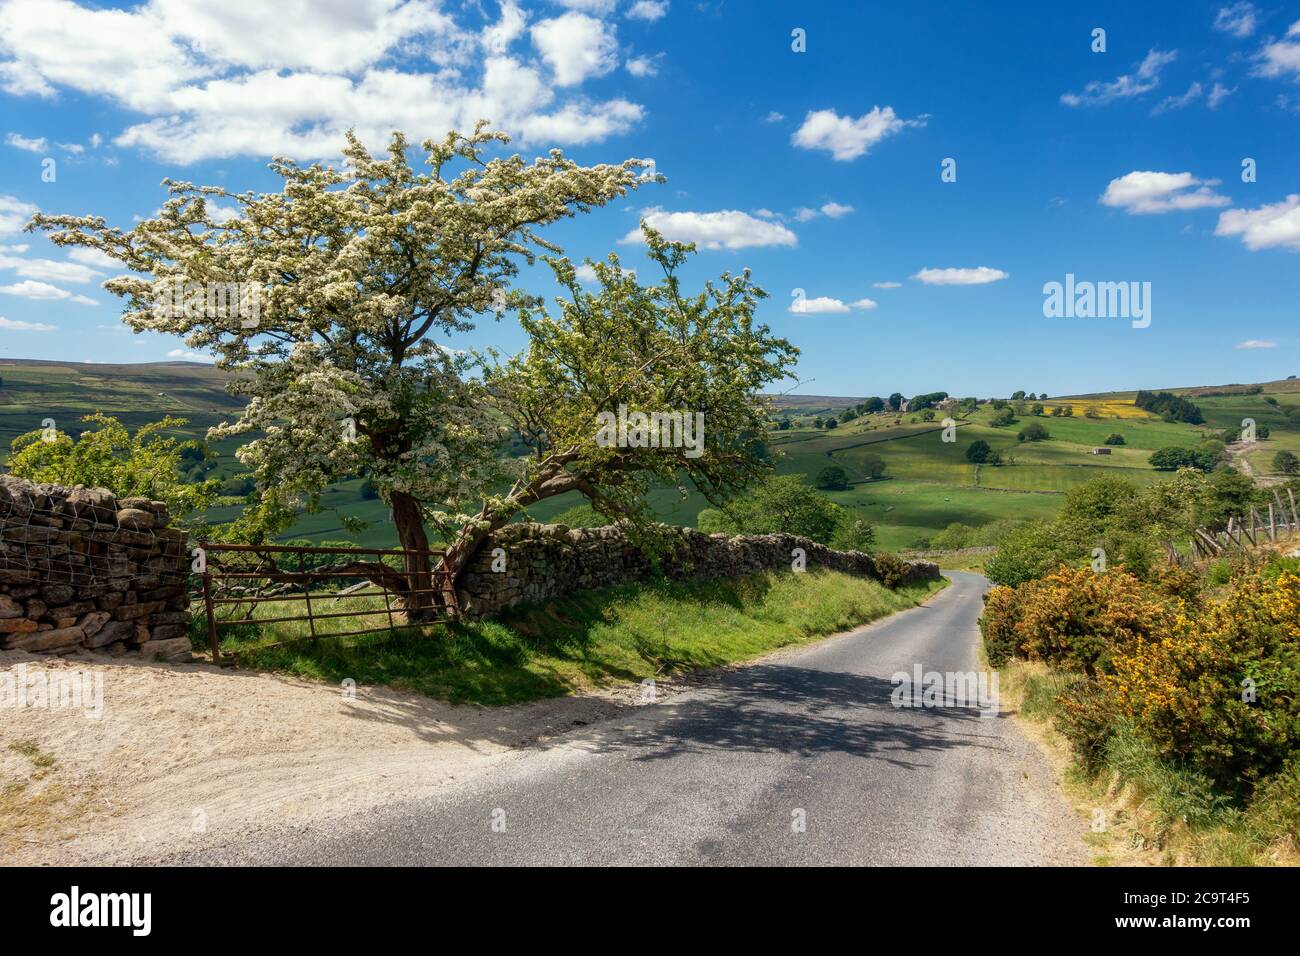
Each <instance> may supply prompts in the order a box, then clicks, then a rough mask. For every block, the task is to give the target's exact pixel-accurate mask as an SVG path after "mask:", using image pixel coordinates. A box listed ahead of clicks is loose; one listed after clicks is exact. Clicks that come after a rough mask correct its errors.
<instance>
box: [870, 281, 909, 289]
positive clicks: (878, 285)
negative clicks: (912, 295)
mask: <svg viewBox="0 0 1300 956" xmlns="http://www.w3.org/2000/svg"><path fill="white" fill-rule="evenodd" d="M902 285H903V283H901V282H873V283H871V287H872V288H873V289H897V288H900V287H901V286H902Z"/></svg>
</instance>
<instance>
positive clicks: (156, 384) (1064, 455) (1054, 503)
mask: <svg viewBox="0 0 1300 956" xmlns="http://www.w3.org/2000/svg"><path fill="white" fill-rule="evenodd" d="M0 378H2V379H3V384H0V463H2V462H3V460H4V457H5V453H6V452H7V451H8V446H9V442H10V441H11V440H12V439H13V438H14V437H15V436H17V435H20V434H23V433H25V432H30V431H33V430H35V429H38V428H40V427H41V422H42V420H43V419H46V418H53V419H54V420H55V422H56V424H57V426H58V427H59V428H60V429H63V430H65V431H72V432H74V433H75V432H76V431H77V430H78V428H79V420H80V418H81V417H82V416H83V415H86V414H89V413H91V412H95V411H103V412H104V413H106V414H110V415H115V416H117V417H118V418H120V419H122V420H123V421H125V422H126V423H128V424H129V425H131V426H132V427H135V426H138V425H140V424H144V423H145V422H149V421H155V420H157V419H158V418H161V417H162V416H164V415H174V416H179V417H183V418H186V419H188V420H189V422H190V424H189V425H188V426H186V427H185V428H184V429H182V430H180V432H179V434H181V435H182V436H183V437H187V438H202V437H203V435H204V434H205V432H206V430H207V429H208V428H209V427H210V426H212V425H214V424H216V423H218V422H220V421H223V420H226V419H228V418H229V417H230V416H231V415H232V414H233V413H234V412H235V411H237V409H238V408H239V400H238V399H237V398H235V397H233V396H231V395H230V394H229V393H228V392H227V391H226V389H225V382H226V377H225V375H224V373H222V372H220V371H218V370H216V369H214V368H212V367H211V366H205V365H195V364H192V363H185V362H164V363H154V364H148V365H84V364H77V363H61V362H28V361H21V360H4V361H0ZM1263 389H1264V390H1263V392H1262V394H1254V395H1250V394H1232V395H1210V396H1202V395H1199V394H1197V389H1177V388H1175V389H1169V391H1173V392H1176V393H1180V394H1186V395H1188V396H1189V397H1191V398H1192V400H1193V401H1195V402H1196V403H1197V405H1199V406H1200V408H1201V410H1202V412H1203V413H1204V415H1205V418H1206V423H1205V424H1204V425H1201V426H1193V425H1186V424H1179V423H1168V422H1164V421H1161V420H1160V419H1159V418H1157V417H1155V416H1153V415H1149V414H1147V413H1146V412H1144V411H1142V410H1141V409H1138V408H1136V407H1134V406H1133V397H1134V393H1133V392H1114V393H1106V394H1097V395H1079V396H1067V397H1061V398H1055V399H1051V400H1050V401H1046V402H1044V404H1045V405H1046V406H1047V410H1048V411H1049V412H1050V411H1051V409H1052V408H1053V407H1054V406H1056V405H1058V404H1070V405H1071V406H1073V408H1074V411H1075V415H1074V416H1073V417H1069V418H1066V417H1051V416H1050V415H1048V416H1045V417H1039V418H1036V417H1034V416H1032V415H1029V414H1028V413H1026V414H1025V415H1024V416H1023V417H1022V418H1021V419H1020V420H1018V421H1017V422H1016V423H1015V424H1013V425H1011V426H1010V427H1001V428H996V427H993V426H992V425H991V424H990V420H991V419H992V417H993V414H994V412H993V409H992V408H990V407H989V406H988V405H981V406H979V408H977V409H976V410H975V411H974V412H972V413H970V414H969V415H965V416H960V417H959V418H958V424H957V428H956V434H955V438H956V440H955V441H951V442H948V441H944V440H943V438H944V432H943V428H942V419H943V418H944V417H945V415H947V414H948V413H946V412H936V414H935V416H934V417H935V420H934V421H929V422H927V421H924V420H923V416H922V415H921V414H913V413H901V414H900V413H896V412H887V413H883V414H874V415H867V416H862V417H860V418H858V419H856V420H854V421H851V422H847V423H844V424H841V425H840V426H839V427H837V428H835V429H830V430H827V429H817V428H813V427H812V422H813V419H814V418H815V417H817V416H823V417H825V416H828V415H830V414H834V413H837V412H838V411H840V410H842V409H844V408H845V407H848V406H849V405H851V404H854V403H855V402H857V401H859V399H847V398H834V397H830V396H797V395H793V396H782V397H780V398H777V399H776V400H775V401H776V407H777V409H778V410H779V412H780V414H782V415H783V416H787V417H789V418H790V421H791V427H790V428H789V429H788V430H785V431H777V432H774V433H773V437H772V449H773V452H774V454H775V456H776V470H777V471H778V472H779V473H781V474H796V475H805V476H807V479H808V480H809V481H810V482H811V481H813V480H814V479H815V478H816V476H817V474H818V473H819V472H820V471H821V470H822V469H823V468H825V467H826V466H827V465H831V464H838V465H840V466H842V467H843V468H844V469H845V470H846V471H847V472H848V474H849V478H850V481H851V482H852V486H851V487H850V488H849V489H848V490H847V491H839V492H827V494H828V496H829V497H831V498H832V499H833V500H835V501H837V502H838V503H840V504H842V505H843V506H845V507H847V508H850V509H852V510H853V511H855V512H857V513H859V514H860V515H861V517H862V518H864V519H865V520H866V521H868V522H870V523H871V524H872V525H873V526H874V527H875V529H876V537H877V541H878V543H879V545H880V546H881V547H883V548H887V549H903V548H909V547H914V546H917V545H918V544H919V543H921V542H922V541H923V540H924V539H926V538H928V537H930V536H932V535H933V534H934V533H936V532H938V531H941V530H942V529H943V528H945V527H946V526H947V525H949V524H951V523H953V522H962V523H964V524H968V525H974V526H979V525H983V524H986V523H989V522H993V521H1001V520H1007V519H1010V520H1026V519H1032V518H1044V517H1050V516H1051V515H1052V514H1053V513H1055V511H1056V510H1057V508H1059V507H1060V504H1061V501H1062V498H1063V495H1064V493H1065V492H1067V491H1069V490H1070V489H1071V488H1074V487H1077V486H1078V485H1080V484H1082V483H1083V482H1086V481H1088V480H1089V479H1091V478H1095V477H1098V476H1102V475H1113V476H1119V477H1123V478H1126V479H1128V480H1130V481H1133V482H1135V483H1139V484H1145V483H1149V482H1153V481H1158V480H1160V478H1161V474H1160V473H1159V472H1156V471H1154V470H1153V469H1152V468H1151V466H1150V465H1149V464H1148V461H1147V459H1148V457H1149V456H1150V454H1151V452H1152V451H1153V450H1155V449H1157V448H1163V447H1167V446H1171V445H1176V446H1185V447H1191V446H1194V445H1196V444H1197V443H1199V442H1200V441H1202V440H1203V439H1204V438H1205V437H1207V436H1209V435H1210V434H1211V433H1212V432H1215V431H1218V430H1221V429H1223V428H1226V427H1230V426H1240V425H1241V422H1242V420H1243V419H1245V418H1253V419H1254V420H1255V421H1256V422H1257V423H1258V424H1262V425H1268V426H1269V428H1270V429H1271V434H1270V436H1269V438H1268V439H1267V440H1265V441H1261V442H1260V443H1259V446H1258V448H1257V449H1254V450H1252V451H1250V452H1248V453H1247V456H1246V457H1247V458H1248V460H1249V461H1250V463H1251V465H1252V466H1253V468H1254V469H1255V471H1256V473H1257V474H1269V473H1270V472H1271V471H1272V459H1273V456H1274V455H1275V454H1276V453H1277V452H1278V451H1279V450H1281V449H1284V448H1285V449H1288V450H1290V451H1293V452H1295V453H1297V454H1300V429H1297V427H1296V424H1295V420H1294V419H1292V418H1289V417H1288V416H1287V414H1286V411H1287V409H1293V408H1296V407H1298V406H1300V380H1294V379H1290V380H1286V381H1280V382H1271V383H1267V384H1266V385H1264V386H1263ZM1216 390H1222V389H1216ZM1266 398H1271V399H1273V400H1275V401H1276V402H1277V407H1274V406H1272V405H1270V404H1269V403H1268V402H1266V401H1265V399H1266ZM1089 413H1090V414H1091V416H1095V417H1089ZM1030 421H1038V422H1040V423H1041V424H1043V425H1044V426H1045V427H1046V428H1047V430H1048V432H1049V433H1050V435H1051V438H1050V440H1047V441H1041V442H1019V441H1017V438H1016V435H1017V433H1018V432H1019V431H1020V429H1021V428H1023V427H1024V426H1025V425H1026V424H1028V423H1029V422H1030ZM1112 433H1118V434H1120V435H1122V436H1124V439H1125V442H1126V444H1124V445H1122V446H1116V447H1113V448H1112V450H1111V454H1109V455H1092V454H1090V451H1091V449H1092V448H1094V447H1096V446H1100V445H1102V443H1103V442H1104V440H1105V438H1106V437H1107V436H1108V435H1110V434H1112ZM976 439H982V440H984V441H986V442H988V443H989V445H990V446H992V447H993V448H994V449H995V450H997V451H998V452H999V453H1000V454H1001V456H1002V458H1003V462H1004V463H1003V464H1001V465H999V466H989V465H981V466H979V467H978V468H977V467H976V466H975V465H972V464H971V463H970V462H968V461H967V460H966V457H965V452H966V448H967V447H968V446H969V445H970V443H971V442H973V441H975V440H976ZM236 444H237V443H236V442H234V441H230V442H225V443H222V444H220V445H218V446H215V448H214V451H215V452H216V453H217V458H216V467H215V468H214V469H213V470H212V472H211V474H212V475H214V476H216V477H222V478H224V477H228V476H230V475H233V474H237V473H239V472H241V471H242V470H243V469H242V468H241V467H240V465H239V463H238V462H237V461H236V460H235V458H234V451H235V447H236ZM868 456H879V457H880V458H881V459H883V460H884V462H885V469H886V470H885V478H883V479H878V480H869V479H868V478H867V477H866V475H865V473H864V471H863V466H864V463H865V461H866V460H867V458H868ZM649 500H650V505H651V507H652V509H653V510H654V512H655V514H657V515H658V516H659V517H660V518H661V519H662V520H664V521H667V522H670V523H673V524H681V525H694V524H695V522H696V518H697V515H698V514H699V512H700V510H701V509H703V508H705V507H709V505H708V502H706V501H705V500H704V498H703V496H701V495H699V494H698V493H694V492H692V493H690V494H688V495H687V496H686V497H685V498H683V497H682V496H681V495H680V494H679V493H678V492H677V491H676V489H671V488H656V489H654V490H653V491H652V492H651V493H650V499H649ZM579 503H580V499H579V496H578V495H577V494H576V493H574V494H570V495H565V496H562V497H559V498H554V499H550V500H547V501H544V502H542V503H540V504H538V505H535V506H534V507H532V508H530V509H529V511H528V515H527V517H529V518H531V519H533V520H537V521H549V520H552V519H553V518H554V517H555V516H556V515H558V514H560V513H561V512H563V511H564V510H566V509H568V508H570V507H572V506H574V505H576V504H579ZM321 506H322V510H320V511H319V512H318V513H315V514H303V515H302V516H301V518H300V519H299V521H298V522H297V524H296V525H295V526H294V527H293V529H292V530H291V531H290V532H288V534H286V535H285V537H286V538H308V539H311V540H314V541H322V540H333V541H345V540H350V541H353V542H355V543H357V544H360V545H365V546H371V547H381V546H392V545H394V544H395V543H396V540H395V536H394V534H393V528H392V524H391V523H390V522H389V521H388V517H387V515H388V509H387V506H386V505H384V504H383V503H382V502H380V501H374V500H371V501H366V500H363V499H362V497H361V481H360V480H353V481H345V482H340V483H338V484H336V485H333V486H331V487H330V488H329V489H327V490H326V491H325V493H324V494H323V495H322V498H321ZM237 513H238V506H232V507H226V508H218V509H215V510H214V511H213V512H211V513H210V515H209V517H210V518H211V519H212V520H216V521H223V520H229V519H231V518H233V517H234V516H235V515H236V514H237ZM342 516H347V517H350V518H358V519H361V520H362V521H364V522H366V523H367V525H368V526H367V528H366V529H365V530H364V531H362V532H360V533H358V534H355V535H353V534H350V533H348V532H346V531H344V530H343V522H342V520H341V517H342Z"/></svg>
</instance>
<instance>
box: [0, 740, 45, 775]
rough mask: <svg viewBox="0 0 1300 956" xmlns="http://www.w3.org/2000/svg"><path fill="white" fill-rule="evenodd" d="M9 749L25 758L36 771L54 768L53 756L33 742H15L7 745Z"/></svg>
mask: <svg viewBox="0 0 1300 956" xmlns="http://www.w3.org/2000/svg"><path fill="white" fill-rule="evenodd" d="M9 749H10V750H12V751H13V752H14V753H16V754H18V755H19V756H22V757H26V758H27V759H28V760H30V761H31V762H32V766H34V767H35V768H36V769H38V770H48V769H49V768H50V767H53V766H54V756H53V755H52V754H48V753H46V752H45V751H43V750H41V748H40V747H39V746H38V745H37V744H36V741H34V740H16V741H14V742H13V743H11V744H10V745H9Z"/></svg>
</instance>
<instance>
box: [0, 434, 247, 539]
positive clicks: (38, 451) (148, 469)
mask: <svg viewBox="0 0 1300 956" xmlns="http://www.w3.org/2000/svg"><path fill="white" fill-rule="evenodd" d="M82 421H83V422H87V423H90V424H93V425H97V426H98V427H97V428H88V429H86V430H85V431H83V432H82V433H81V434H80V435H78V436H77V437H76V438H75V439H74V438H72V437H71V436H69V435H67V434H66V433H64V432H61V431H55V432H54V433H53V434H52V435H50V434H48V433H45V432H43V431H34V432H28V433H27V434H25V435H19V436H18V437H17V438H15V439H14V440H13V442H12V443H11V445H10V448H11V449H12V451H11V453H10V456H9V472H10V473H11V474H13V475H16V476H17V477H19V478H26V479H28V480H29V481H37V482H53V483H55V484H60V485H85V486H86V487H88V488H107V489H108V490H109V491H112V492H113V493H114V494H115V495H117V496H118V497H119V498H150V499H152V500H155V501H162V502H164V503H166V505H167V508H168V510H169V511H170V512H171V513H172V515H173V516H174V517H176V518H178V519H182V520H184V519H186V518H188V517H190V516H191V515H194V514H195V513H196V512H199V511H202V510H203V509H205V508H208V507H209V506H211V505H212V503H213V502H214V501H215V500H216V498H217V497H218V496H219V495H220V494H221V490H222V489H221V482H220V481H217V480H215V479H213V480H209V481H203V482H200V483H197V484H189V483H186V482H185V481H184V480H183V478H182V476H181V462H182V461H183V456H184V453H185V451H186V450H187V449H188V448H191V447H193V443H190V442H182V441H179V440H177V439H176V438H173V437H170V436H168V435H167V434H165V433H166V432H168V431H172V430H175V429H177V428H181V427H183V426H184V425H186V424H187V422H186V420H185V419H183V418H172V417H170V416H168V417H166V418H163V419H161V420H160V421H156V422H151V423H149V424H147V425H141V426H140V427H139V428H137V429H136V430H135V433H134V434H132V433H131V432H130V431H129V430H128V429H127V428H126V426H125V425H123V424H122V423H121V422H120V421H118V420H117V419H116V418H113V417H111V416H108V415H102V414H99V413H96V414H94V415H87V416H86V417H85V418H83V419H82Z"/></svg>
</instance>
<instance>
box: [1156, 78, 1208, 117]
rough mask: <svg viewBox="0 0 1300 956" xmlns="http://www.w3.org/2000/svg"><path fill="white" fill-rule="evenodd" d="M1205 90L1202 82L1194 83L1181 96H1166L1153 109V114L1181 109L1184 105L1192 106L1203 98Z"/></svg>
mask: <svg viewBox="0 0 1300 956" xmlns="http://www.w3.org/2000/svg"><path fill="white" fill-rule="evenodd" d="M1204 91H1205V88H1204V87H1202V86H1201V84H1200V83H1193V84H1192V85H1191V86H1189V87H1188V88H1187V92H1186V93H1184V94H1182V95H1181V96H1166V97H1165V98H1164V99H1163V100H1161V101H1160V102H1159V103H1157V104H1156V105H1155V107H1154V108H1153V109H1152V110H1151V115H1152V116H1158V115H1160V114H1161V113H1164V112H1167V111H1169V110H1180V109H1182V108H1183V107H1184V106H1190V105H1191V104H1192V103H1195V102H1196V101H1197V100H1199V99H1200V98H1201V94H1202V93H1203V92H1204Z"/></svg>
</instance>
